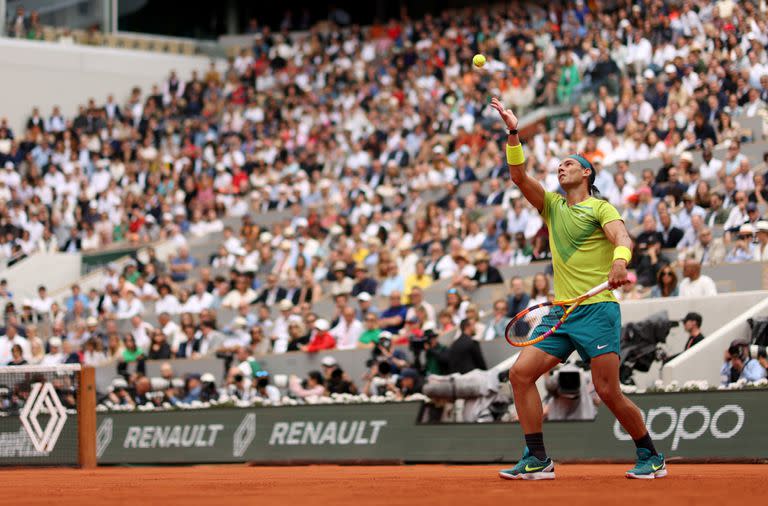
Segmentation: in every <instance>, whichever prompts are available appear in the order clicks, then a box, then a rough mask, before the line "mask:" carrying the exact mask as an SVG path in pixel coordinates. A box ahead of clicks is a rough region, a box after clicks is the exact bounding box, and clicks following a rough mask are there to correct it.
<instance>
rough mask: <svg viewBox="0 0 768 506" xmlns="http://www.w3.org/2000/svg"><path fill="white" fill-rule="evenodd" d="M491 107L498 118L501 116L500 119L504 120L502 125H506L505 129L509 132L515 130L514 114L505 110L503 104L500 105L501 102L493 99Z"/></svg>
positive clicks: (510, 110)
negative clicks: (497, 114)
mask: <svg viewBox="0 0 768 506" xmlns="http://www.w3.org/2000/svg"><path fill="white" fill-rule="evenodd" d="M491 107H493V108H494V109H496V111H497V112H498V113H499V116H501V119H502V120H504V123H505V124H506V125H507V128H508V129H509V130H516V129H517V123H518V120H517V116H515V113H513V112H512V109H507V108H505V107H504V104H502V103H501V101H500V100H499V99H498V98H496V97H493V98H492V99H491Z"/></svg>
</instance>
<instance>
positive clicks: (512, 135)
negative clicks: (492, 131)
mask: <svg viewBox="0 0 768 506" xmlns="http://www.w3.org/2000/svg"><path fill="white" fill-rule="evenodd" d="M491 107H493V108H494V109H496V111H498V113H499V116H501V119H502V120H504V123H505V124H506V125H507V129H508V130H509V136H508V137H507V163H508V164H509V174H510V176H511V177H512V182H513V183H515V184H516V185H517V187H518V188H520V191H521V192H522V193H523V195H524V196H525V198H526V200H528V202H530V203H531V205H532V206H533V207H535V208H536V209H537V210H538V211H539V212H541V210H542V209H544V188H542V186H541V184H539V182H538V181H536V180H535V179H534V178H532V177H531V176H529V175H528V174H526V173H525V158H524V157H523V146H522V145H521V144H520V137H518V135H517V123H518V120H517V116H515V114H514V113H513V112H512V110H511V109H507V108H505V107H504V105H503V104H502V103H501V101H499V99H498V98H496V97H493V98H492V99H491Z"/></svg>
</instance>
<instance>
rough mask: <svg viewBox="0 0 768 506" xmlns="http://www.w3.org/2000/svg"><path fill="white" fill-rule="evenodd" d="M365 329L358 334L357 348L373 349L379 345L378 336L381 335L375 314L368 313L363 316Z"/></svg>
mask: <svg viewBox="0 0 768 506" xmlns="http://www.w3.org/2000/svg"><path fill="white" fill-rule="evenodd" d="M363 323H364V325H365V329H364V330H363V333H362V334H360V339H359V340H358V342H359V346H360V347H362V348H373V347H375V346H376V345H377V344H379V335H380V334H381V328H380V327H379V318H378V317H377V316H376V313H374V312H372V311H370V312H368V313H366V314H365V319H364V322H363Z"/></svg>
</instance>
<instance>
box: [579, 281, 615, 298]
mask: <svg viewBox="0 0 768 506" xmlns="http://www.w3.org/2000/svg"><path fill="white" fill-rule="evenodd" d="M608 287H609V285H608V282H607V281H606V282H605V283H600V284H599V285H597V286H596V287H594V288H593V289H591V290H590V291H588V292H587V293H585V294H584V296H585V297H586V298H589V297H592V296H593V295H597V294H598V293H600V292H604V291H605V290H607V289H608Z"/></svg>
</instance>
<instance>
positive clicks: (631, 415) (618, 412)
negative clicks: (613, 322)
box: [591, 352, 667, 479]
mask: <svg viewBox="0 0 768 506" xmlns="http://www.w3.org/2000/svg"><path fill="white" fill-rule="evenodd" d="M591 364H592V383H593V385H594V386H595V390H596V391H597V395H599V396H600V399H601V400H602V401H603V403H605V405H606V407H607V408H608V409H610V410H611V412H612V413H613V414H614V416H616V419H617V420H618V421H619V423H620V424H621V426H622V427H624V430H626V431H627V433H628V434H629V435H630V436H631V437H632V439H633V440H634V442H635V446H636V447H637V463H636V464H635V467H634V468H632V469H630V470H629V471H627V474H626V476H627V478H640V479H653V478H661V477H663V476H666V475H667V469H666V464H665V462H664V455H662V454H659V453H657V452H656V448H654V445H653V441H652V440H651V437H650V436H649V435H648V429H646V427H645V423H644V422H643V417H642V415H641V414H640V409H638V407H637V406H636V405H635V403H634V402H632V401H631V400H629V399H628V398H627V396H625V395H624V393H623V392H622V391H621V387H620V386H619V356H618V355H617V354H616V353H614V352H610V353H605V354H603V355H598V356H596V357H594V358H592V360H591Z"/></svg>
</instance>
